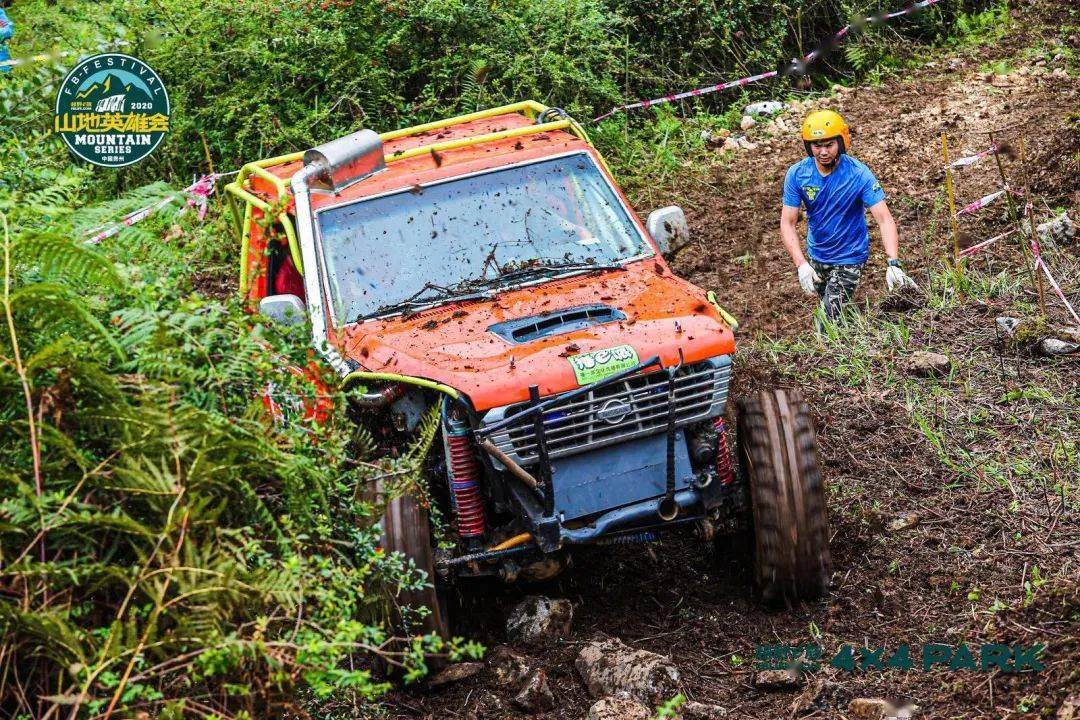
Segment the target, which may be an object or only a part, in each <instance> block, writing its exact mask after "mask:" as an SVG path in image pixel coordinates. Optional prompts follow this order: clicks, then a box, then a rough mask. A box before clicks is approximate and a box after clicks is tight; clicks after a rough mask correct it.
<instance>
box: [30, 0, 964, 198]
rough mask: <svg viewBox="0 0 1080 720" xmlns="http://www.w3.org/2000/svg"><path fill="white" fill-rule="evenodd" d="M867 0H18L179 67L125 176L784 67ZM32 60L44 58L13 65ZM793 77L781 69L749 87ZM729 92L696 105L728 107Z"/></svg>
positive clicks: (56, 21) (874, 55)
mask: <svg viewBox="0 0 1080 720" xmlns="http://www.w3.org/2000/svg"><path fill="white" fill-rule="evenodd" d="M954 6H955V7H954ZM860 7H861V6H860ZM892 7H893V6H892V4H890V3H884V2H883V3H880V8H879V7H870V8H866V7H861V9H862V11H863V12H870V11H876V10H878V9H892ZM961 7H963V4H955V3H952V4H949V6H948V7H947V8H946V7H945V6H944V5H939V6H936V7H935V8H933V9H931V10H929V11H927V12H924V13H922V14H921V15H920V16H919V17H918V18H914V19H906V20H904V21H903V22H902V23H898V24H896V25H894V26H891V27H889V28H887V29H884V28H877V29H872V30H868V31H867V33H866V35H865V36H862V40H860V39H858V38H855V39H854V40H853V41H854V42H864V43H866V44H867V45H868V47H871V48H872V49H873V52H871V53H867V52H863V53H861V54H860V53H858V52H855V54H853V55H849V54H847V53H844V52H840V53H833V54H832V55H830V56H829V57H828V58H827V59H826V60H825V61H824V62H823V64H822V65H821V66H820V70H821V71H822V72H825V73H826V74H828V73H830V72H834V71H836V70H837V69H841V70H843V69H845V68H851V67H852V66H853V65H854V66H855V68H856V69H857V70H860V71H864V70H866V69H867V67H868V65H869V63H870V61H872V60H873V61H876V60H879V59H881V57H882V56H883V55H884V54H885V51H884V49H883V48H884V47H886V46H887V44H888V42H889V41H890V39H892V40H893V41H895V40H896V39H900V38H902V37H903V36H904V34H907V35H914V36H917V37H923V38H926V39H930V38H932V37H933V36H934V33H935V32H938V31H941V30H945V29H947V28H948V27H949V26H950V23H951V22H952V21H953V19H954V17H955V13H956V12H958V9H959V8H961ZM856 14H859V13H856V5H855V4H853V3H849V2H848V1H847V0H829V1H828V2H825V3H817V4H814V5H811V6H807V7H804V6H802V5H800V4H797V3H792V2H788V1H787V0H751V1H749V2H744V1H743V0H706V1H702V0H674V1H673V2H668V3H640V2H631V1H630V0H546V1H545V2H536V1H535V0H500V1H499V2H495V1H494V0H419V1H417V2H411V1H410V2H406V1H405V0H349V1H347V2H344V1H342V0H326V1H325V2H321V3H319V2H316V1H315V0H204V2H201V3H191V2H187V1H186V0H155V1H154V2H149V1H148V0H136V1H135V2H119V0H105V1H104V2H98V3H66V4H65V6H64V8H63V10H62V11H60V10H58V7H57V6H50V5H47V4H46V0H20V2H19V3H18V4H17V5H16V6H15V7H14V8H13V9H12V15H13V17H14V18H15V19H16V22H17V23H20V24H19V32H18V34H17V36H16V40H15V42H14V44H13V48H14V49H15V51H16V54H21V53H25V52H29V51H32V50H43V49H49V48H52V47H54V46H56V45H57V44H59V45H60V46H61V47H71V48H76V49H78V50H79V51H81V52H89V51H91V50H93V49H96V48H99V47H101V46H103V45H106V44H110V43H111V45H112V46H113V47H122V48H123V49H124V50H125V51H127V52H131V53H133V54H136V55H138V56H139V57H141V58H142V59H144V60H146V61H147V62H149V63H150V64H151V65H152V66H153V67H154V68H155V69H156V70H157V71H158V72H159V73H160V74H161V75H162V76H163V78H164V79H165V81H166V84H167V86H168V88H169V91H170V95H171V98H172V101H173V104H174V107H175V113H174V117H173V127H174V130H173V132H172V133H171V134H170V136H169V137H168V139H167V141H166V143H165V144H164V145H163V147H162V148H160V149H159V150H158V151H157V152H156V153H155V155H154V156H153V158H152V159H151V160H149V161H147V162H144V163H141V164H140V165H139V166H138V167H137V168H133V169H130V170H128V171H126V172H125V174H124V178H125V182H127V183H141V182H144V181H146V180H147V179H150V178H160V177H163V176H164V177H173V178H186V177H189V176H190V175H191V173H194V172H198V171H205V169H206V168H207V165H208V162H207V159H206V151H205V150H204V146H203V140H204V139H205V141H206V147H207V148H208V149H209V152H210V155H211V157H212V159H213V160H214V162H215V163H216V165H217V167H219V168H223V167H230V168H231V167H235V166H237V165H238V164H239V163H241V162H242V161H246V160H250V159H253V158H258V157H266V156H269V155H273V154H278V153H280V152H283V151H288V150H296V149H303V148H306V147H310V146H311V145H312V144H315V143H318V142H321V141H325V140H327V139H329V138H333V137H337V136H339V135H342V134H344V133H346V132H350V131H352V130H355V129H357V128H359V127H363V126H368V127H373V128H376V129H379V130H386V129H392V128H397V127H401V126H404V125H407V124H413V123H417V122H423V121H427V120H431V119H435V118H439V117H445V116H447V115H449V114H452V113H455V112H467V111H471V110H475V109H477V108H479V107H488V106H492V105H498V104H501V103H504V102H511V101H515V100H519V99H522V98H534V99H537V100H540V101H542V102H546V103H548V104H552V105H559V106H562V107H564V108H566V109H567V110H569V111H571V112H572V113H573V114H575V115H576V116H578V117H581V118H589V117H593V116H595V115H598V114H599V113H601V112H603V111H606V110H608V109H610V108H611V107H612V106H614V105H616V104H618V103H620V102H622V101H624V100H633V99H638V98H641V97H652V96H656V95H659V94H663V93H666V92H671V91H672V90H681V89H686V88H690V87H695V86H698V85H700V84H703V83H708V82H716V81H719V80H725V79H731V78H733V77H738V76H740V75H742V74H749V73H754V72H760V71H763V70H768V69H772V68H774V67H776V65H777V63H778V62H779V61H780V60H781V59H782V58H785V57H789V56H792V55H794V54H798V53H800V52H806V51H807V50H809V49H810V48H811V47H813V46H814V45H815V43H816V42H817V41H818V40H820V39H822V38H824V37H825V36H827V35H829V34H830V33H831V32H833V31H835V30H836V29H837V28H838V27H840V26H841V25H843V24H844V23H845V22H846V20H847V19H848V18H849V17H853V16H855V15H856ZM118 40H120V41H126V42H127V43H128V44H127V45H123V46H120V45H117V42H118ZM853 61H854V62H853ZM29 72H38V73H41V72H42V71H41V70H36V71H35V70H23V69H19V70H17V71H16V75H19V74H22V73H29ZM56 75H57V72H56V71H53V73H52V74H51V75H49V76H48V77H39V78H38V80H39V82H38V83H37V84H36V86H35V88H36V89H35V90H34V92H35V93H40V94H41V97H40V98H36V99H35V102H34V107H35V108H36V109H37V112H38V113H39V114H40V115H41V116H42V117H40V118H39V119H38V121H37V123H36V124H32V125H33V126H34V127H38V128H44V127H47V120H48V118H47V117H44V116H45V115H47V113H46V112H45V111H46V110H47V108H48V104H49V103H50V102H51V98H50V97H49V95H50V86H51V84H52V83H55V82H56V81H57V80H58V79H59V78H58V77H56ZM828 81H829V79H828V77H824V78H823V79H822V80H821V82H822V83H823V84H824V83H826V82H828ZM790 87H791V81H790V80H789V79H787V78H783V79H779V80H776V81H773V82H772V83H771V84H765V85H762V86H757V87H752V88H749V90H750V92H752V93H755V94H758V95H762V96H764V95H773V96H775V95H777V94H783V93H786V92H788V90H789V89H790ZM733 97H734V96H733V95H731V94H730V93H726V94H723V95H713V96H706V97H704V98H701V99H699V100H695V101H694V102H693V103H688V104H687V105H685V106H683V107H690V108H694V109H700V108H706V109H710V110H712V111H717V110H721V109H723V108H724V107H725V105H726V103H729V102H731V101H732V100H733ZM635 117H641V118H643V119H644V121H645V122H647V121H648V119H649V117H650V116H649V114H647V113H646V114H641V115H640V116H635Z"/></svg>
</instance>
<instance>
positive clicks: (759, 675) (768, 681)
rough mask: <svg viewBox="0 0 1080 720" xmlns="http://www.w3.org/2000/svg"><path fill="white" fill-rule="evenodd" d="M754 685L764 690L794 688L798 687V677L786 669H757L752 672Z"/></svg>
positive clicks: (773, 690)
mask: <svg viewBox="0 0 1080 720" xmlns="http://www.w3.org/2000/svg"><path fill="white" fill-rule="evenodd" d="M753 684H754V687H755V688H757V689H758V690H762V691H764V692H776V691H782V690H794V689H795V688H797V687H799V684H800V681H799V677H798V676H797V675H796V674H795V673H794V672H790V671H788V670H759V671H758V672H756V673H754V677H753Z"/></svg>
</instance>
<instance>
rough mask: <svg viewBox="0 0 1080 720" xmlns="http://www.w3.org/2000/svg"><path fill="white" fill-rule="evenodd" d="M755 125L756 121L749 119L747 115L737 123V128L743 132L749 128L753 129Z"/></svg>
mask: <svg viewBox="0 0 1080 720" xmlns="http://www.w3.org/2000/svg"><path fill="white" fill-rule="evenodd" d="M755 125H757V120H755V119H754V118H752V117H750V116H749V115H743V118H742V120H740V121H739V127H740V128H742V129H743V130H749V129H750V128H752V127H754V126H755Z"/></svg>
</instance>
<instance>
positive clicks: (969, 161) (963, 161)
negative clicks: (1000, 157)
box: [948, 145, 998, 168]
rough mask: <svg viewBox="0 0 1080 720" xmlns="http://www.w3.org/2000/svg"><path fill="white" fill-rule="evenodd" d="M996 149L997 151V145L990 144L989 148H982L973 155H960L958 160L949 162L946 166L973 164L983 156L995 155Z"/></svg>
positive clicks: (955, 166) (957, 166) (956, 166)
mask: <svg viewBox="0 0 1080 720" xmlns="http://www.w3.org/2000/svg"><path fill="white" fill-rule="evenodd" d="M997 151H998V148H997V145H992V146H990V148H988V149H987V150H983V151H982V152H981V153H975V154H974V155H968V156H967V157H962V158H960V159H959V160H954V161H952V162H951V163H949V165H948V167H950V168H959V167H964V166H966V165H974V164H975V163H977V162H979V161H980V160H982V159H983V158H985V157H990V156H991V155H996V154H997Z"/></svg>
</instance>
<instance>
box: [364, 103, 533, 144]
mask: <svg viewBox="0 0 1080 720" xmlns="http://www.w3.org/2000/svg"><path fill="white" fill-rule="evenodd" d="M547 109H548V108H547V105H541V104H540V103H538V102H536V101H535V100H522V101H521V102H516V103H512V104H510V105H503V106H501V107H497V108H490V109H488V110H480V111H479V112H474V113H469V114H468V115H458V116H457V117H452V118H446V119H445V120H435V121H434V122H429V123H424V124H423V125H414V126H413V127H407V128H401V129H400V130H391V131H390V132H384V133H381V134H380V135H379V137H381V138H382V141H383V142H386V141H388V140H397V139H398V138H403V137H409V136H410V135H419V134H420V133H422V132H427V131H428V130H441V129H443V128H446V127H450V126H451V125H459V124H461V123H466V122H471V121H473V120H483V119H484V118H489V117H495V116H496V115H506V114H508V113H518V112H523V113H525V116H526V117H529V118H530V119H532V118H535V117H536V116H537V115H539V114H540V113H542V112H544V111H545V110H547Z"/></svg>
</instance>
